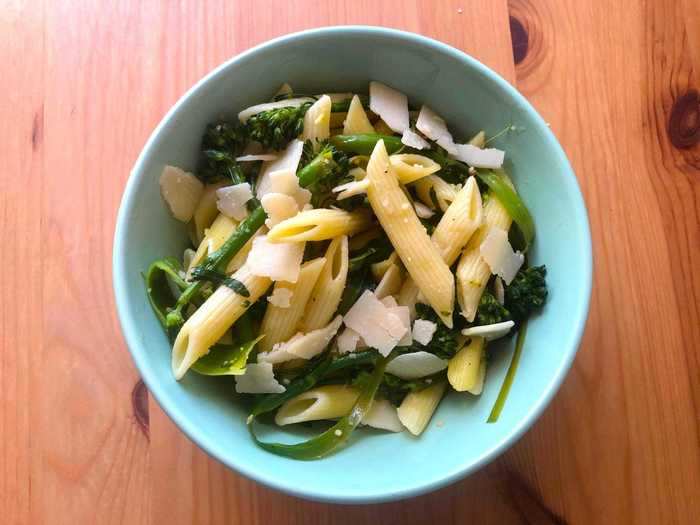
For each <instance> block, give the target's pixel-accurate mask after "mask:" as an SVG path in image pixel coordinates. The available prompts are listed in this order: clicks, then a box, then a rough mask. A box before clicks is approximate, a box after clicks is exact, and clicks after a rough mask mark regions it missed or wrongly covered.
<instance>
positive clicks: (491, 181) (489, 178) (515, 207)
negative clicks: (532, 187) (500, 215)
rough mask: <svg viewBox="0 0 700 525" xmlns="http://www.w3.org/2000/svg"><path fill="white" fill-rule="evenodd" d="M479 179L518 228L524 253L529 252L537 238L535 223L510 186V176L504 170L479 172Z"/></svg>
mask: <svg viewBox="0 0 700 525" xmlns="http://www.w3.org/2000/svg"><path fill="white" fill-rule="evenodd" d="M477 177H479V180H481V181H482V182H483V183H484V184H486V185H487V186H488V187H489V189H490V190H491V192H492V193H493V195H494V196H495V197H496V198H497V199H498V200H499V202H500V203H501V204H502V205H503V207H504V208H505V209H506V211H507V212H508V215H510V216H511V218H512V219H513V222H515V224H516V225H517V226H518V229H519V230H520V233H521V235H522V240H523V246H522V251H523V253H525V252H527V250H528V248H529V247H530V244H532V241H533V239H534V238H535V223H534V221H533V220H532V215H530V212H529V211H528V209H527V206H525V203H524V202H523V200H522V199H521V198H520V195H518V194H517V193H516V192H515V190H514V189H513V187H512V186H511V185H510V181H509V180H508V176H507V175H506V173H505V172H504V171H503V170H498V171H493V170H478V171H477Z"/></svg>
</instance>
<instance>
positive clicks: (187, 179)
mask: <svg viewBox="0 0 700 525" xmlns="http://www.w3.org/2000/svg"><path fill="white" fill-rule="evenodd" d="M203 191H204V184H202V183H201V181H200V180H199V179H198V178H197V177H195V176H194V175H192V174H191V173H187V172H185V171H183V170H181V169H180V168H176V167H175V166H165V167H164V168H163V172H162V173H161V175H160V194H161V195H162V196H163V199H164V200H165V202H166V203H167V204H168V207H169V208H170V212H171V213H172V214H173V217H175V218H176V219H177V220H178V221H182V222H189V221H190V219H192V216H193V215H194V212H195V210H196V209H197V204H199V199H200V198H201V196H202V192H203Z"/></svg>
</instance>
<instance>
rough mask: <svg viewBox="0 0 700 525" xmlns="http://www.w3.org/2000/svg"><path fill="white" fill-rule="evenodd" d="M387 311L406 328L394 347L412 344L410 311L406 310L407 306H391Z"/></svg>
mask: <svg viewBox="0 0 700 525" xmlns="http://www.w3.org/2000/svg"><path fill="white" fill-rule="evenodd" d="M389 297H391V296H389ZM392 299H393V297H392ZM394 302H396V301H394ZM389 311H390V312H391V313H392V314H394V315H396V316H397V317H398V318H399V319H401V322H402V323H403V325H404V326H405V327H406V333H405V334H404V336H403V337H402V338H401V339H400V340H399V342H398V343H397V344H396V346H410V345H411V344H412V343H413V335H412V333H411V310H410V309H409V308H408V306H393V307H391V308H389Z"/></svg>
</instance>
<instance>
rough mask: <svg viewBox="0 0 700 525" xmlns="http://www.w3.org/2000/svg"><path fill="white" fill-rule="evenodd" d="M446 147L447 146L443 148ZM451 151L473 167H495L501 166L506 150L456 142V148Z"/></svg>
mask: <svg viewBox="0 0 700 525" xmlns="http://www.w3.org/2000/svg"><path fill="white" fill-rule="evenodd" d="M445 149H447V148H445ZM450 153H452V154H453V155H454V156H455V157H456V158H457V159H459V160H461V161H462V162H466V163H467V164H469V165H470V166H472V167H474V168H491V169H496V168H500V167H501V166H503V159H504V158H505V156H506V152H505V151H502V150H500V149H496V148H486V149H481V148H477V147H476V146H472V145H471V144H457V150H456V151H455V152H454V153H453V152H450Z"/></svg>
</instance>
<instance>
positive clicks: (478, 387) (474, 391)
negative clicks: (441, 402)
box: [467, 357, 486, 396]
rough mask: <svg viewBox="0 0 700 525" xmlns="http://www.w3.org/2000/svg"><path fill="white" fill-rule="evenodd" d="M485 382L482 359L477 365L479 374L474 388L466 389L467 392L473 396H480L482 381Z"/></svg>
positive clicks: (484, 365)
mask: <svg viewBox="0 0 700 525" xmlns="http://www.w3.org/2000/svg"><path fill="white" fill-rule="evenodd" d="M485 380H486V359H485V358H483V357H482V359H481V362H480V363H479V373H478V374H477V375H476V382H475V383H474V386H473V387H471V388H469V389H467V392H469V393H470V394H473V395H475V396H479V395H481V393H482V392H483V391H484V381H485Z"/></svg>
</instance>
